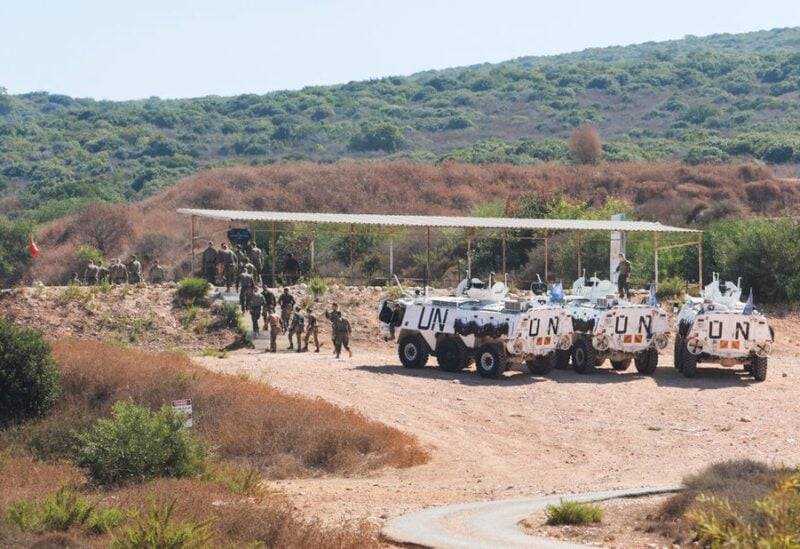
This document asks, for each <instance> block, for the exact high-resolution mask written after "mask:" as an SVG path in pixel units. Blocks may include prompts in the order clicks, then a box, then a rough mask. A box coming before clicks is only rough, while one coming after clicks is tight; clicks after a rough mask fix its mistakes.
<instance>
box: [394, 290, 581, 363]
mask: <svg viewBox="0 0 800 549" xmlns="http://www.w3.org/2000/svg"><path fill="white" fill-rule="evenodd" d="M539 290H540V293H539V295H534V296H533V298H532V299H530V300H520V299H509V298H508V295H507V294H508V288H507V286H506V285H505V284H504V283H502V282H497V283H495V284H493V285H491V278H490V285H488V286H484V284H483V283H482V282H481V281H480V280H479V279H470V278H469V275H468V276H467V278H466V279H464V280H463V281H462V282H461V284H459V286H458V288H457V289H456V292H455V295H454V296H442V297H429V296H423V295H416V296H411V295H406V296H404V297H402V298H400V299H397V300H387V301H385V302H383V304H382V305H381V309H380V313H379V318H380V320H381V321H382V322H384V323H387V324H388V323H389V322H391V323H392V324H393V325H394V328H395V331H396V332H397V341H398V353H399V355H400V362H402V364H403V366H405V367H406V368H422V367H423V366H425V364H426V362H427V361H428V356H429V355H434V356H435V357H436V360H437V362H438V363H439V367H440V368H442V369H443V370H446V371H448V372H455V371H459V370H462V369H463V368H465V367H467V366H468V365H469V364H471V363H472V361H473V360H474V361H475V364H476V368H477V370H478V373H479V374H480V375H481V376H483V377H489V378H490V377H496V376H498V375H500V374H502V373H503V372H504V371H505V370H506V369H507V367H508V366H509V365H517V364H525V365H526V366H527V367H528V369H529V370H530V371H531V373H533V374H537V375H542V374H546V373H547V372H549V371H550V370H551V369H552V368H553V367H554V366H555V364H556V351H557V350H567V349H569V347H570V345H571V343H572V319H571V318H570V316H569V313H568V312H567V311H566V310H565V309H564V307H562V306H559V305H554V304H550V303H548V302H547V297H546V295H544V294H546V286H545V285H541V287H540V288H539ZM395 306H399V307H397V310H395Z"/></svg>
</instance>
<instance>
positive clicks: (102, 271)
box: [97, 263, 111, 284]
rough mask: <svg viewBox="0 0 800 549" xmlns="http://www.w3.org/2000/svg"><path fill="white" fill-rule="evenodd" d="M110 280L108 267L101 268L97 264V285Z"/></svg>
mask: <svg viewBox="0 0 800 549" xmlns="http://www.w3.org/2000/svg"><path fill="white" fill-rule="evenodd" d="M110 279H111V270H110V269H109V268H108V267H103V264H102V263H98V264H97V283H98V284H102V283H103V282H109V281H110Z"/></svg>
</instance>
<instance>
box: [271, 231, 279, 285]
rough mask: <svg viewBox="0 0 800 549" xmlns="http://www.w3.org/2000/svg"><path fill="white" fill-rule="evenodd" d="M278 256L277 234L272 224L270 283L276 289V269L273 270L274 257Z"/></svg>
mask: <svg viewBox="0 0 800 549" xmlns="http://www.w3.org/2000/svg"><path fill="white" fill-rule="evenodd" d="M277 256H278V233H276V232H275V222H274V221H273V222H272V283H273V284H274V285H275V287H276V288H277V287H278V279H277V269H276V268H275V262H276V257H277Z"/></svg>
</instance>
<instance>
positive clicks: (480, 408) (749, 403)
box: [197, 319, 800, 523]
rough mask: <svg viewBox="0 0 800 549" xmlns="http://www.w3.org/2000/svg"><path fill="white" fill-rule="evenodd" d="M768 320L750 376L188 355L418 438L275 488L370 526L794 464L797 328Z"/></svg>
mask: <svg viewBox="0 0 800 549" xmlns="http://www.w3.org/2000/svg"><path fill="white" fill-rule="evenodd" d="M776 324H777V331H778V334H779V336H780V335H783V343H782V344H781V345H780V346H779V347H778V349H777V350H776V352H775V353H774V355H773V356H772V357H771V359H770V366H769V368H770V369H769V374H768V378H767V380H766V381H765V382H763V383H756V382H754V381H753V380H752V378H750V377H746V376H744V374H743V372H742V371H741V368H736V369H729V368H722V367H718V366H707V367H703V368H701V369H700V370H699V371H698V376H697V377H696V378H694V379H686V378H684V377H683V376H681V375H680V373H679V372H678V371H677V370H675V369H674V368H673V367H672V355H671V352H670V353H667V354H665V355H662V357H661V360H660V362H659V369H658V370H657V371H656V374H655V375H654V376H653V377H643V376H639V375H637V374H636V373H635V370H634V369H633V368H631V370H629V371H626V372H615V371H613V370H612V369H611V368H610V367H609V366H608V364H607V363H606V365H605V366H604V367H602V368H600V369H598V370H597V371H596V373H595V374H593V375H590V376H581V375H578V374H576V373H574V372H573V371H572V370H565V371H558V370H557V371H553V372H551V373H550V374H548V375H547V376H544V377H535V376H531V375H530V374H529V373H527V372H511V371H510V372H506V373H505V374H504V376H503V377H502V378H499V379H496V380H484V379H482V378H480V377H479V376H478V375H477V374H476V373H475V371H474V369H472V368H471V369H469V370H465V371H464V372H461V373H447V372H443V371H441V370H439V369H438V368H436V366H435V365H436V361H435V358H432V359H431V360H430V361H429V364H428V367H426V368H424V369H422V370H407V369H404V368H403V367H402V366H401V365H400V362H399V360H398V358H397V354H396V349H395V347H394V346H393V345H392V344H391V343H383V342H381V343H374V342H366V341H361V342H358V341H357V342H356V343H355V345H354V352H355V355H354V356H353V358H343V359H338V360H337V359H335V358H333V357H332V355H331V351H332V349H331V344H330V342H329V341H326V345H325V346H324V347H323V349H322V352H321V353H319V354H315V353H302V354H295V353H290V352H287V351H281V352H279V353H278V354H277V355H273V354H261V353H256V352H254V351H251V350H242V351H238V352H235V353H231V354H229V355H228V357H227V358H225V359H216V358H198V359H197V360H198V361H199V362H201V363H202V364H204V365H205V366H207V367H209V368H211V369H213V370H216V371H221V372H227V373H231V374H237V375H248V376H251V377H252V378H254V379H257V380H261V381H264V382H267V383H269V384H271V385H272V386H274V387H276V388H279V389H282V390H285V391H287V392H289V393H296V394H300V395H305V396H311V397H320V398H323V399H325V400H327V401H330V402H332V403H335V404H337V405H340V406H343V407H350V408H354V409H356V410H358V411H361V412H363V413H364V414H366V415H368V416H369V417H371V418H374V419H376V420H378V421H381V422H383V423H386V424H388V425H391V426H394V427H396V428H398V429H401V430H403V431H406V432H408V433H411V434H413V435H415V436H417V437H418V439H419V440H420V442H421V443H422V444H423V445H424V446H426V447H427V448H429V449H430V451H431V455H432V458H431V461H430V463H428V464H427V465H424V466H420V467H415V468H411V469H405V470H395V469H387V470H384V471H381V472H378V473H376V474H374V475H372V476H369V477H366V478H364V477H361V478H345V479H342V478H314V479H303V480H290V481H281V482H278V483H277V484H278V486H279V487H280V488H281V489H282V490H283V491H285V492H286V493H287V494H289V495H290V496H291V497H292V498H293V500H294V501H295V502H296V505H297V507H298V508H299V509H303V510H305V511H306V512H308V513H309V514H313V515H316V516H320V517H322V518H324V519H326V520H330V521H338V520H340V519H343V518H354V519H370V520H374V521H376V522H378V523H382V522H383V521H384V520H385V519H386V518H387V517H393V516H396V515H399V514H401V513H403V512H405V511H409V510H415V509H419V508H422V507H427V506H431V505H437V504H446V503H457V502H469V501H479V500H488V499H501V498H512V497H524V496H538V495H546V494H552V493H577V492H585V491H595V490H603V489H613V488H634V487H643V486H665V485H673V484H679V483H680V481H681V479H682V478H683V477H684V476H685V475H686V474H688V473H693V472H696V471H697V470H699V469H701V468H702V467H704V466H705V465H707V464H710V463H712V462H715V461H719V460H723V459H728V458H739V457H742V458H743V457H747V458H751V459H756V460H761V461H765V462H768V463H775V464H781V463H785V464H797V463H800V423H799V422H798V421H797V419H798V418H800V387H799V386H798V380H800V369H798V367H799V366H800V358H799V357H800V353H798V349H797V344H798V341H800V336H798V334H800V329H798V328H797V326H798V325H800V324H798V323H797V321H796V319H785V320H783V321H779V322H777V323H776ZM280 342H281V345H280V346H279V349H285V348H286V340H285V339H283V338H282V339H281V340H280ZM670 349H671V346H670Z"/></svg>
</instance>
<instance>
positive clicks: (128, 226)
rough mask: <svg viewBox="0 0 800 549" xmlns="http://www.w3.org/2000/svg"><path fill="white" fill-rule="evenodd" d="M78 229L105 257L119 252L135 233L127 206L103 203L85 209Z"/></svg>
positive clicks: (90, 205) (96, 203) (79, 219)
mask: <svg viewBox="0 0 800 549" xmlns="http://www.w3.org/2000/svg"><path fill="white" fill-rule="evenodd" d="M78 227H79V229H78V232H79V233H80V235H81V236H83V237H84V238H85V239H86V240H87V241H88V243H89V244H90V245H92V246H94V247H95V248H97V249H98V250H100V251H101V252H102V253H103V255H105V256H108V254H109V253H111V252H113V251H114V250H117V249H118V248H119V247H120V246H121V245H122V243H123V242H124V241H125V240H126V239H127V238H129V237H130V234H131V232H132V231H133V223H132V222H131V217H130V212H129V210H128V208H127V207H126V206H123V205H112V204H104V203H102V202H95V203H92V204H89V205H88V206H86V208H84V210H83V212H81V214H80V217H79V218H78Z"/></svg>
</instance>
